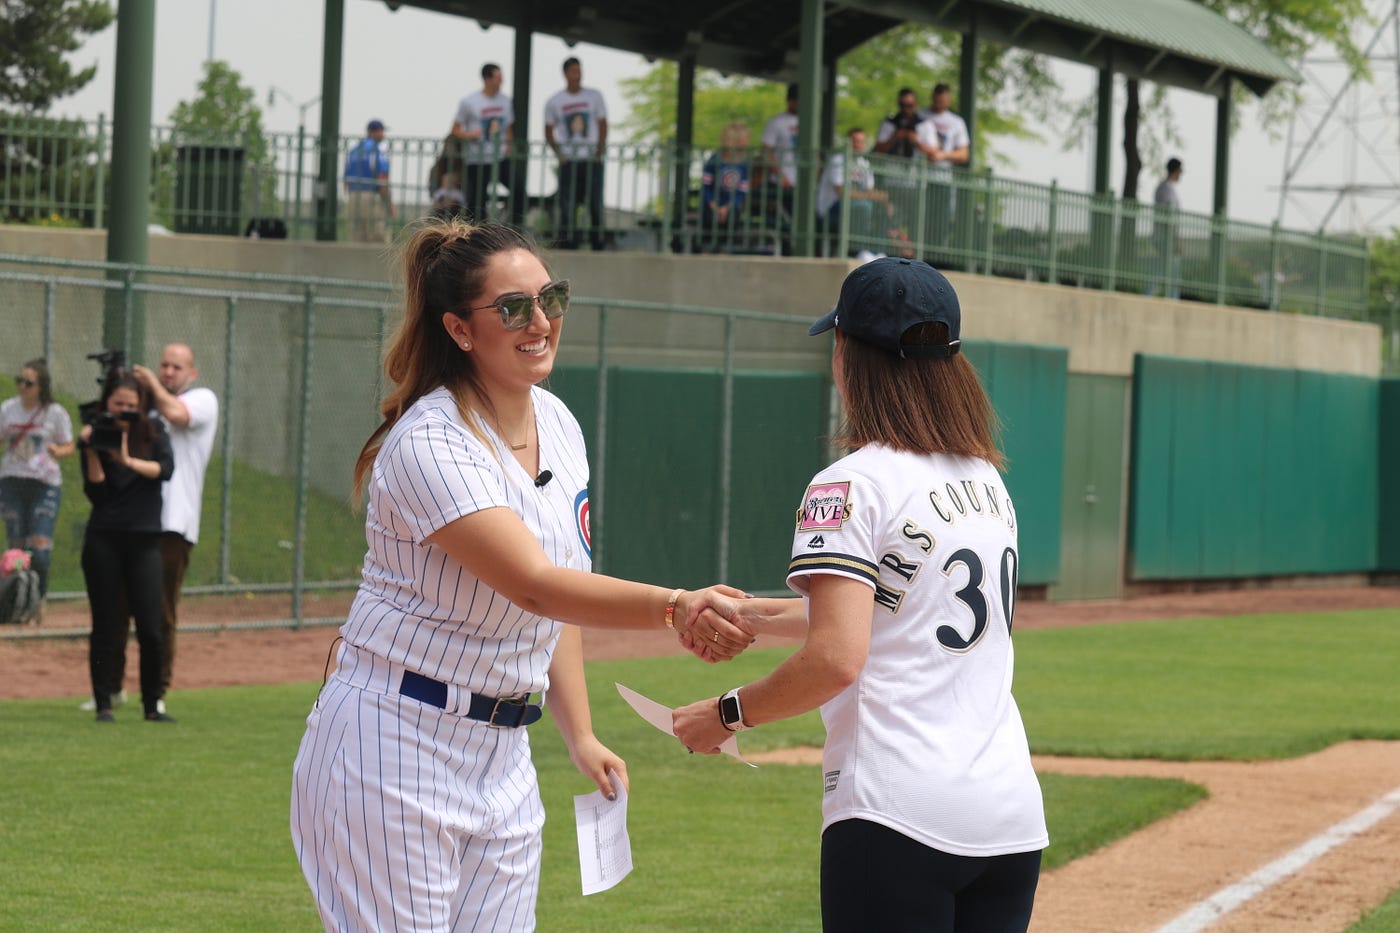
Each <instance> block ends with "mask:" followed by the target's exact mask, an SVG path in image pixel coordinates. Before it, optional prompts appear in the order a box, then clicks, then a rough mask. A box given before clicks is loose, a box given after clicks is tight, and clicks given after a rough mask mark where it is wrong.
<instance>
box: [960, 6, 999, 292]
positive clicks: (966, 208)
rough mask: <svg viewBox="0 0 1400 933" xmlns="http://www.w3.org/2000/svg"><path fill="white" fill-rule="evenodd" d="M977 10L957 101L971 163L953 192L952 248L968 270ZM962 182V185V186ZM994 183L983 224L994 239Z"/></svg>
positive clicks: (973, 222)
mask: <svg viewBox="0 0 1400 933" xmlns="http://www.w3.org/2000/svg"><path fill="white" fill-rule="evenodd" d="M978 37H979V33H978V29H977V7H976V6H975V5H974V6H970V7H969V8H968V25H967V32H965V33H963V37H962V56H961V59H960V64H959V66H958V93H957V95H956V97H955V100H956V101H957V108H956V109H957V110H958V112H959V113H960V114H961V115H962V118H963V121H964V122H966V123H967V138H968V150H967V152H968V159H967V164H966V165H964V166H962V167H960V168H959V167H954V169H953V174H954V179H955V180H954V184H953V190H954V191H956V192H957V194H956V197H957V204H956V206H955V207H954V209H953V230H952V237H951V240H952V244H953V250H954V253H955V255H958V256H962V257H966V258H965V262H966V267H967V268H968V269H971V268H972V256H973V251H974V250H975V249H976V244H977V242H978V240H979V237H978V236H977V230H976V226H977V204H976V203H975V201H976V199H974V198H973V196H972V195H973V193H974V191H975V190H976V189H975V188H974V187H973V186H972V180H973V175H972V173H973V168H974V166H976V164H977V161H978V158H977V137H976V132H977V64H978V59H977V47H978V45H979V42H978ZM959 182H961V184H960V183H959ZM990 192H991V182H990V180H989V181H988V182H987V197H986V204H987V212H986V214H987V216H986V217H985V218H984V220H983V222H984V223H985V224H986V225H987V229H986V232H985V233H986V237H987V238H988V239H990V237H991V230H992V216H991V215H992V205H991V193H990ZM984 272H985V273H987V274H990V272H991V268H990V266H988V268H987V269H985V270H984Z"/></svg>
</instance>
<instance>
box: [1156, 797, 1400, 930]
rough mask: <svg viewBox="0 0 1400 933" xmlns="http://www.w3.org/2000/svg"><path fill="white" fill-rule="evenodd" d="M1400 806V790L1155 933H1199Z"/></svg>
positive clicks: (1216, 894)
mask: <svg viewBox="0 0 1400 933" xmlns="http://www.w3.org/2000/svg"><path fill="white" fill-rule="evenodd" d="M1397 807H1400V787H1397V788H1396V789H1395V790H1393V791H1391V792H1390V793H1388V794H1386V795H1385V796H1384V797H1382V798H1381V799H1379V800H1377V801H1376V802H1375V803H1373V804H1371V805H1370V806H1369V807H1367V808H1366V809H1364V810H1362V811H1360V812H1359V813H1356V814H1353V815H1352V816H1349V817H1347V818H1346V819H1344V820H1342V821H1341V822H1340V823H1338V824H1337V825H1335V826H1333V827H1332V828H1330V829H1326V830H1323V831H1322V832H1321V833H1319V834H1318V835H1316V836H1314V837H1312V838H1311V839H1309V840H1308V841H1307V842H1305V843H1303V844H1302V845H1300V846H1299V847H1298V848H1296V849H1294V850H1293V851H1292V852H1289V853H1288V854H1287V855H1285V856H1283V857H1282V858H1280V859H1277V860H1275V861H1273V862H1270V863H1269V864H1268V865H1265V866H1264V867H1263V868H1261V869H1259V870H1258V871H1256V872H1255V873H1254V874H1252V875H1250V876H1249V877H1248V878H1245V879H1244V880H1243V881H1241V882H1239V883H1238V884H1232V885H1230V886H1229V887H1228V888H1222V889H1221V890H1220V891H1218V892H1216V893H1215V894H1214V895H1213V896H1212V897H1210V898H1208V899H1207V900H1204V901H1201V902H1200V903H1199V904H1197V905H1196V906H1194V907H1192V908H1191V909H1190V910H1188V911H1186V913H1184V914H1182V915H1181V916H1179V917H1177V918H1176V919H1175V920H1173V921H1171V922H1170V923H1168V924H1166V925H1165V926H1160V927H1158V928H1157V930H1156V933H1198V931H1200V930H1204V929H1205V928H1206V927H1208V926H1210V925H1211V924H1212V923H1214V922H1215V921H1216V920H1219V919H1220V918H1221V917H1223V916H1224V915H1225V914H1227V913H1229V912H1230V911H1232V910H1234V909H1235V908H1236V907H1239V906H1240V905H1241V904H1243V903H1245V902H1246V901H1248V900H1249V899H1250V898H1252V897H1254V896H1255V895H1257V894H1260V893H1262V892H1263V891H1266V890H1268V889H1269V888H1271V887H1273V886H1274V885H1276V884H1278V883H1279V882H1280V881H1282V880H1283V879H1284V878H1287V877H1288V876H1289V875H1291V874H1293V873H1294V872H1296V871H1298V870H1299V869H1301V868H1303V867H1304V866H1305V865H1307V864H1308V863H1309V862H1311V861H1313V860H1314V859H1317V858H1320V857H1321V856H1322V855H1324V854H1326V853H1327V852H1328V851H1329V850H1331V849H1333V848H1335V847H1336V846H1339V845H1341V844H1342V843H1344V842H1346V841H1347V840H1348V839H1350V838H1352V837H1353V836H1356V835H1358V834H1360V833H1363V832H1365V831H1366V830H1368V829H1370V828H1371V827H1372V826H1374V825H1376V824H1377V823H1379V822H1380V821H1381V820H1383V819H1385V818H1386V817H1387V816H1389V815H1390V814H1391V813H1393V812H1394V811H1395V810H1396V808H1397Z"/></svg>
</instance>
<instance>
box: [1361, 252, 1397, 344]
mask: <svg viewBox="0 0 1400 933" xmlns="http://www.w3.org/2000/svg"><path fill="white" fill-rule="evenodd" d="M1370 265H1371V274H1370V283H1369V290H1370V294H1369V296H1368V301H1367V302H1366V305H1367V309H1368V311H1369V315H1368V316H1369V318H1370V319H1371V320H1372V321H1374V322H1376V323H1377V324H1380V325H1381V326H1382V327H1385V328H1387V329H1388V330H1389V332H1390V334H1391V337H1390V339H1391V340H1396V341H1400V334H1398V333H1397V330H1396V328H1397V327H1400V227H1395V228H1392V229H1391V231H1390V236H1388V237H1373V238H1372V240H1371V263H1370ZM1397 362H1400V361H1397Z"/></svg>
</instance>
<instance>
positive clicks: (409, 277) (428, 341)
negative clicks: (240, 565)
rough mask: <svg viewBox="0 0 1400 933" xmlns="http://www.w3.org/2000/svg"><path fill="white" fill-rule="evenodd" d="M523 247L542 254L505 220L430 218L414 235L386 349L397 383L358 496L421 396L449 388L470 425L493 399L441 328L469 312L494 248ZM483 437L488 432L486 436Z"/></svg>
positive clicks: (366, 457) (367, 450)
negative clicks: (383, 447) (399, 312)
mask: <svg viewBox="0 0 1400 933" xmlns="http://www.w3.org/2000/svg"><path fill="white" fill-rule="evenodd" d="M516 249H523V250H526V251H527V252H529V253H531V254H533V255H535V256H537V257H538V256H539V250H538V249H537V248H536V246H535V244H534V241H532V240H531V239H530V238H529V237H528V236H527V235H525V234H524V233H522V232H520V231H519V230H517V229H515V228H514V227H508V226H506V225H505V224H497V223H485V224H473V223H470V222H468V221H466V220H462V219H460V218H433V219H430V220H427V221H425V222H424V223H422V224H421V225H420V226H418V227H417V228H416V229H414V230H413V232H412V233H411V234H410V235H409V237H408V240H407V241H406V242H405V243H404V245H403V247H402V249H401V259H402V262H403V273H404V311H403V318H402V320H400V321H399V324H398V328H397V330H396V331H395V332H394V336H393V339H392V340H391V341H390V344H389V349H388V351H387V352H386V353H385V354H384V374H385V375H386V376H388V377H389V380H390V381H391V382H392V383H393V384H394V390H393V391H392V392H390V393H389V396H388V398H386V399H385V400H384V401H383V402H382V403H381V404H380V406H379V411H380V414H382V415H383V416H384V421H383V422H382V423H381V424H380V425H379V427H377V428H375V429H374V433H373V434H371V435H370V436H369V440H367V441H365V446H364V447H363V448H361V450H360V456H359V458H358V459H356V461H355V472H354V484H355V485H354V494H353V495H354V499H355V500H356V501H358V500H359V497H360V493H361V490H363V488H364V480H365V476H366V474H367V473H368V472H369V469H370V467H371V466H372V465H373V464H374V458H375V457H376V456H377V455H378V454H379V447H380V444H382V443H383V441H384V435H385V434H387V433H388V432H389V429H390V428H392V427H393V426H394V424H395V423H396V422H397V421H398V420H399V418H400V417H402V416H403V413H404V412H405V411H406V410H408V408H409V407H410V406H411V405H413V403H414V402H416V401H418V400H419V399H420V398H422V397H423V396H424V395H427V394H428V393H429V392H431V391H433V390H434V389H436V388H438V387H439V386H445V387H446V388H447V389H448V390H449V391H450V392H451V393H452V396H453V398H454V399H455V400H456V402H457V408H458V410H459V411H460V412H462V415H463V420H464V421H466V422H467V426H468V427H469V428H470V429H472V430H473V431H476V430H477V428H476V425H475V423H474V420H473V419H472V418H470V417H468V416H467V413H468V412H470V411H472V410H473V409H476V408H482V407H484V408H486V409H487V410H488V412H489V409H490V401H489V400H488V399H487V398H486V396H485V394H484V393H483V392H482V388H481V377H480V375H479V374H478V372H477V370H476V366H475V364H474V363H473V362H472V358H471V354H469V353H463V352H462V351H461V349H460V348H459V347H458V346H457V345H456V344H455V343H454V342H453V341H452V337H451V336H450V335H449V334H448V333H447V329H446V328H444V327H443V326H442V318H443V315H445V314H459V315H464V316H465V315H466V314H467V313H469V312H468V311H467V309H468V308H470V307H471V306H472V305H474V304H478V303H479V301H478V299H479V297H480V295H481V290H482V289H483V288H484V287H485V276H486V266H487V264H488V263H489V262H490V261H491V258H492V257H493V256H495V255H496V254H497V253H503V252H508V251H510V250H516ZM482 439H483V440H485V438H484V436H483V438H482Z"/></svg>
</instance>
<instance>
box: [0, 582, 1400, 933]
mask: <svg viewBox="0 0 1400 933" xmlns="http://www.w3.org/2000/svg"><path fill="white" fill-rule="evenodd" d="M348 603H349V596H348V594H340V595H336V596H333V597H320V598H312V599H311V600H310V602H309V603H308V605H307V607H306V612H307V614H308V615H314V616H322V617H330V618H334V617H337V616H341V615H343V613H344V612H345V609H346V607H347V606H348ZM1382 607H1384V608H1400V587H1357V588H1338V587H1326V588H1292V589H1280V590H1246V591H1230V592H1218V593H1192V594H1164V595H1157V596H1144V597H1138V598H1135V599H1130V600H1105V601H1096V602H1085V603H1048V602H1032V601H1023V602H1022V603H1021V604H1020V605H1019V606H1018V607H1017V610H1016V625H1017V628H1018V629H1033V628H1047V627H1052V626H1063V625H1082V624H1088V623H1095V622H1134V621H1141V620H1146V619H1161V618H1188V617H1206V616H1216V615H1236V614H1241V613H1249V612H1259V613H1276V612H1290V611H1291V612H1315V611H1336V610H1343V609H1357V608H1382ZM286 615H287V605H286V600H285V599H280V598H258V599H251V598H246V599H238V600H228V599H189V600H187V601H186V604H185V606H184V607H183V611H182V616H181V618H182V622H183V624H185V625H189V626H191V627H192V628H193V627H197V626H209V625H217V624H221V623H223V624H226V623H228V622H230V621H244V622H246V621H251V620H257V619H274V618H280V617H284V616H286ZM85 629H86V617H85V614H84V611H83V608H82V607H81V606H69V607H62V606H54V607H50V609H49V612H48V614H47V618H46V620H45V625H44V631H46V632H60V631H62V632H68V633H70V634H74V635H76V634H79V633H82V632H84V631H85ZM334 637H335V630H334V629H333V628H332V627H329V626H321V627H314V628H307V629H303V630H301V631H296V632H293V631H287V630H277V629H267V630H261V629H260V630H251V631H246V630H227V631H223V632H210V633H204V632H196V631H190V632H187V633H185V634H184V635H183V636H182V637H181V640H180V648H179V657H178V661H177V664H176V684H175V690H176V691H177V692H178V690H180V689H192V688H196V687H214V686H234V685H240V684H265V683H282V682H286V681H294V680H313V679H319V678H320V677H321V675H322V671H323V669H324V666H325V663H326V657H327V651H328V649H329V648H330V645H331V642H332V640H333V639H334ZM584 649H585V654H586V656H587V657H589V658H591V659H604V658H633V657H653V656H657V655H663V654H672V653H678V651H679V649H678V648H677V647H676V645H675V643H674V641H673V640H672V639H671V638H669V637H667V636H666V635H665V634H663V633H647V634H621V633H609V632H597V631H587V632H585V633H584ZM130 651H131V655H130V658H129V663H128V666H127V670H128V680H129V683H128V689H131V690H132V691H133V692H134V691H135V687H136V685H135V676H136V670H137V664H136V657H135V645H134V643H133V644H132V645H131V646H130ZM0 671H3V676H0V698H5V699H13V698H27V697H62V696H71V697H79V696H83V695H85V694H86V693H87V690H88V681H87V642H86V640H85V639H83V638H76V637H75V638H44V639H29V638H26V639H12V638H3V639H0ZM74 715H75V716H77V715H81V714H79V713H77V711H76V710H75V712H74ZM777 757H778V758H781V759H784V760H819V758H817V753H816V751H815V750H803V749H795V750H790V751H789V752H787V753H785V754H784V755H782V756H777ZM1036 766H1037V768H1038V769H1039V770H1042V771H1057V772H1064V773H1074V774H1135V775H1151V776H1164V777H1180V778H1184V779H1186V780H1189V781H1194V782H1196V783H1199V784H1202V785H1204V786H1205V787H1206V788H1207V789H1208V790H1209V791H1210V798H1209V799H1208V800H1206V801H1203V802H1201V803H1199V804H1197V805H1196V806H1194V807H1192V808H1191V809H1189V810H1187V811H1185V812H1183V813H1179V814H1176V815H1175V816H1173V817H1171V818H1169V819H1166V820H1162V821H1160V822H1158V823H1156V824H1154V825H1152V826H1150V827H1148V828H1147V829H1144V830H1142V831H1140V832H1138V833H1135V834H1134V835H1132V836H1131V837H1128V838H1127V839H1123V840H1120V841H1119V842H1117V843H1114V844H1113V845H1110V846H1108V847H1106V848H1104V849H1102V850H1100V851H1098V852H1095V853H1092V854H1091V855H1089V856H1086V857H1084V858H1081V859H1078V860H1076V861H1074V862H1072V863H1070V864H1069V865H1065V866H1063V867H1062V868H1060V869H1057V870H1056V871H1053V872H1047V873H1046V874H1045V875H1044V877H1043V878H1042V880H1041V888H1040V893H1039V895H1038V897H1037V902H1036V913H1035V919H1034V921H1033V923H1032V927H1031V929H1032V930H1033V931H1037V933H1097V931H1103V933H1109V931H1113V933H1136V931H1143V933H1149V931H1153V930H1156V929H1157V928H1158V927H1159V926H1161V925H1162V924H1164V923H1167V922H1168V921H1170V920H1172V919H1173V918H1175V917H1177V916H1178V915H1180V914H1182V913H1183V912H1185V911H1187V910H1188V909H1190V908H1191V907H1193V906H1194V905H1196V904H1197V903H1199V902H1201V901H1204V900H1206V899H1208V898H1210V897H1211V896H1212V895H1214V894H1216V893H1217V892H1218V891H1220V890H1221V889H1223V888H1226V887H1227V886H1230V885H1233V884H1237V883H1239V882H1240V881H1242V880H1243V879H1245V878H1246V877H1248V876H1250V875H1251V874H1252V873H1253V872H1256V871H1258V870H1259V869H1261V868H1263V867H1264V866H1266V865H1268V864H1270V863H1271V862H1274V861H1275V860H1276V859H1279V858H1280V857H1282V856H1284V855H1286V854H1288V853H1290V852H1292V851H1294V850H1296V849H1297V848H1298V847H1299V846H1302V845H1303V844H1304V843H1306V842H1308V841H1309V840H1312V839H1314V838H1315V837H1317V836H1318V835H1319V834H1320V833H1323V832H1324V831H1326V830H1327V829H1328V828H1329V827H1333V826H1335V825H1336V824H1337V823H1339V822H1340V821H1342V820H1344V819H1346V818H1347V817H1349V816H1351V815H1353V814H1355V813H1357V812H1358V811H1361V810H1363V809H1365V808H1366V807H1368V806H1370V805H1372V804H1373V803H1375V802H1376V801H1377V800H1378V799H1379V798H1381V797H1382V796H1384V795H1386V794H1388V793H1390V792H1391V791H1394V790H1396V789H1397V787H1400V742H1348V743H1345V744H1342V745H1338V746H1334V747H1333V748H1330V749H1327V750H1325V751H1322V752H1319V753H1317V754H1315V755H1309V756H1307V757H1304V758H1299V759H1293V760H1289V761H1282V762H1258V763H1240V762H1156V761H1098V760H1092V759H1064V758H1038V759H1037V760H1036ZM1396 851H1400V811H1398V812H1392V813H1390V815H1389V816H1387V817H1386V818H1384V819H1381V820H1380V821H1379V822H1377V823H1376V824H1375V825H1374V826H1372V827H1370V828H1369V829H1367V830H1365V831H1363V832H1361V833H1359V834H1358V835H1356V836H1355V837H1354V838H1352V839H1350V840H1349V841H1346V842H1345V843H1342V844H1339V845H1336V846H1335V847H1334V848H1332V849H1331V850H1330V851H1328V852H1327V853H1326V854H1325V855H1323V856H1321V857H1319V858H1317V859H1316V860H1314V861H1312V862H1310V863H1309V864H1307V865H1306V866H1305V867H1303V868H1301V869H1300V870H1298V871H1297V872H1296V873H1293V874H1291V875H1289V876H1288V877H1286V878H1284V879H1282V880H1281V881H1279V882H1278V883H1277V884H1274V885H1272V886H1271V887H1269V888H1268V889H1267V890H1265V891H1263V892H1262V893H1260V894H1258V896H1255V897H1253V898H1251V899H1249V900H1248V901H1247V902H1246V903H1244V904H1243V905H1241V906H1240V907H1239V908H1238V909H1235V910H1233V911H1231V912H1229V913H1227V914H1225V916H1223V917H1221V918H1220V919H1219V920H1217V921H1216V922H1215V923H1214V924H1212V925H1211V926H1210V927H1209V930H1210V931H1211V933H1274V931H1280V930H1287V931H1289V933H1341V931H1343V930H1345V929H1346V928H1347V927H1348V926H1349V925H1350V924H1352V923H1354V922H1355V921H1356V919H1357V918H1359V917H1360V916H1361V915H1362V914H1363V913H1364V912H1365V911H1367V910H1369V909H1371V908H1372V907H1374V906H1375V905H1377V904H1379V903H1380V902H1381V901H1382V900H1384V899H1385V897H1386V896H1387V895H1388V894H1389V893H1390V892H1391V891H1392V890H1394V889H1395V888H1396V886H1397V885H1400V878H1398V877H1397V876H1396V873H1395V870H1394V853H1395V852H1396Z"/></svg>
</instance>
